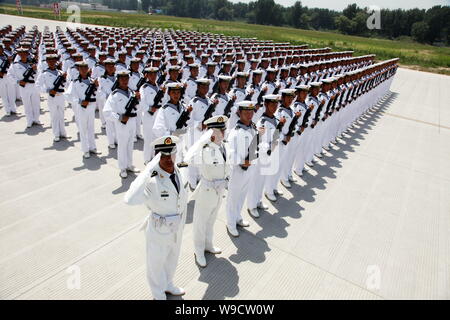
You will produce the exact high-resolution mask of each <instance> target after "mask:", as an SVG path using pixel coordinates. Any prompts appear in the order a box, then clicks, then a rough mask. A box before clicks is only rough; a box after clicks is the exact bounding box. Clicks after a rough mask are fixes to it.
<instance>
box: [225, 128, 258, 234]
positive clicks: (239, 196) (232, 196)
mask: <svg viewBox="0 0 450 320" xmlns="http://www.w3.org/2000/svg"><path fill="white" fill-rule="evenodd" d="M256 134H257V129H256V126H255V124H253V123H251V124H250V126H246V125H244V124H243V123H241V122H240V121H238V122H237V124H236V126H235V128H233V129H232V130H231V131H230V134H229V135H228V143H229V150H230V164H231V166H232V171H231V175H230V182H229V184H228V186H229V187H228V199H227V206H226V212H227V225H228V227H229V228H230V229H231V230H235V229H236V224H237V222H238V221H239V220H242V216H241V210H242V207H243V205H244V201H245V198H246V196H247V192H248V189H249V185H250V180H251V178H252V177H253V173H254V171H255V170H256V168H255V165H254V164H255V161H251V163H252V165H250V166H249V167H248V169H247V170H244V169H243V168H242V167H241V166H240V165H241V164H244V163H245V159H246V157H247V156H248V154H249V148H250V146H251V143H252V141H253V139H254V137H255V136H256Z"/></svg>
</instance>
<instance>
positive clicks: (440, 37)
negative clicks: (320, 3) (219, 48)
mask: <svg viewBox="0 0 450 320" xmlns="http://www.w3.org/2000/svg"><path fill="white" fill-rule="evenodd" d="M103 1H104V3H105V4H107V3H108V2H112V1H116V2H117V1H119V2H121V0H103ZM141 2H142V9H143V10H144V11H147V12H148V11H149V10H154V9H159V10H162V12H163V13H164V14H167V15H173V16H178V17H191V18H205V19H217V20H238V21H244V22H248V23H255V24H262V25H274V26H291V27H294V28H300V29H311V30H324V31H326V30H327V31H329V30H338V31H339V32H341V33H343V34H349V35H358V36H368V37H384V38H388V39H396V38H399V37H402V36H406V37H411V38H412V39H414V40H415V41H418V42H422V43H430V44H434V43H441V44H444V45H449V44H450V6H434V7H432V8H430V9H427V10H426V9H409V10H404V9H396V10H390V9H382V10H381V12H380V17H381V29H373V30H370V29H368V28H367V19H368V18H369V16H371V15H372V12H370V11H369V9H368V8H361V7H359V6H358V5H357V4H351V5H348V6H347V7H346V8H345V9H344V10H343V11H342V12H338V11H334V10H329V9H324V8H308V7H307V6H303V5H302V3H301V1H297V2H295V4H294V5H292V6H289V7H284V6H282V5H280V4H277V3H275V1H274V0H256V1H252V2H249V3H242V2H239V3H232V2H230V1H228V0H142V1H141Z"/></svg>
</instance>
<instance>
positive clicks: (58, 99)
mask: <svg viewBox="0 0 450 320" xmlns="http://www.w3.org/2000/svg"><path fill="white" fill-rule="evenodd" d="M62 74H63V73H62V72H61V71H59V70H57V69H55V70H50V69H47V70H45V71H43V72H42V73H41V74H40V75H39V77H38V78H37V82H36V84H37V86H38V87H39V88H40V90H41V92H42V93H48V99H47V104H48V109H49V111H50V118H51V126H52V131H53V135H54V136H55V138H59V137H65V136H66V135H67V134H66V129H65V123H64V109H65V98H64V95H63V93H64V83H65V80H64V81H63V83H62V84H61V86H60V88H59V89H58V92H57V93H56V95H55V96H54V97H52V96H50V91H51V90H53V89H54V87H55V84H54V82H55V81H56V79H57V78H58V76H62Z"/></svg>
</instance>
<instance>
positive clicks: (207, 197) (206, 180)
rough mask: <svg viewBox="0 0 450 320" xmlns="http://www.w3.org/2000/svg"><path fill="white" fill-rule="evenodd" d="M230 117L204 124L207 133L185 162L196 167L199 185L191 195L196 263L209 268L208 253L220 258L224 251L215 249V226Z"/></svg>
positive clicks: (224, 174)
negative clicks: (227, 123)
mask: <svg viewBox="0 0 450 320" xmlns="http://www.w3.org/2000/svg"><path fill="white" fill-rule="evenodd" d="M227 120H228V119H227V117H225V116H223V115H218V116H214V117H212V118H209V119H208V120H206V121H205V122H204V125H205V126H206V128H207V131H205V133H204V134H203V135H202V137H201V138H200V139H199V140H198V141H197V142H196V143H195V144H194V145H193V146H192V147H191V148H190V149H189V150H188V152H187V154H186V162H187V163H189V167H191V166H196V167H197V168H198V171H199V175H200V182H199V184H198V186H197V188H196V189H195V192H194V193H193V194H192V197H191V199H195V209H194V222H193V223H194V249H195V262H196V263H197V265H199V266H200V267H206V259H205V252H209V253H212V254H220V253H221V249H219V248H217V247H215V246H214V245H213V235H214V223H215V222H216V219H217V213H218V211H219V209H220V207H221V204H222V201H223V198H224V193H225V188H226V185H227V179H228V176H229V174H230V167H229V165H228V162H227V151H226V147H225V144H224V142H223V140H224V136H225V130H226V122H227Z"/></svg>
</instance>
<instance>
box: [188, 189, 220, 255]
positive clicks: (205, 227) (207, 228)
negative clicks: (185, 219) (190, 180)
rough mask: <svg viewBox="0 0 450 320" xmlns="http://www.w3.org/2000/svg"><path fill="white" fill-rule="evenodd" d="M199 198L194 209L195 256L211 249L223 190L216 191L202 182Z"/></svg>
mask: <svg viewBox="0 0 450 320" xmlns="http://www.w3.org/2000/svg"><path fill="white" fill-rule="evenodd" d="M198 188H199V190H197V191H196V192H198V193H199V195H200V196H199V197H196V200H195V208H194V220H193V223H194V250H195V254H196V255H197V256H199V255H203V254H204V252H205V249H212V248H213V235H214V223H215V222H216V219H217V213H218V212H219V208H220V206H221V204H222V199H223V194H224V190H225V189H223V190H221V191H219V192H218V191H216V190H215V189H213V188H208V187H207V186H206V185H204V184H203V183H202V182H200V183H199V185H198Z"/></svg>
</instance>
